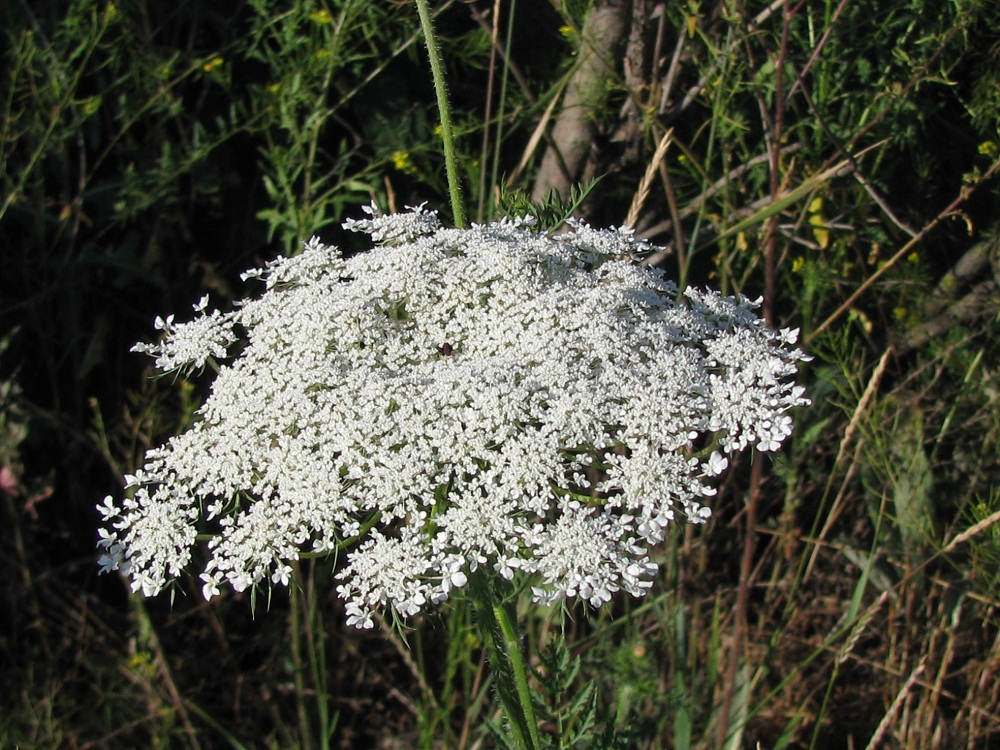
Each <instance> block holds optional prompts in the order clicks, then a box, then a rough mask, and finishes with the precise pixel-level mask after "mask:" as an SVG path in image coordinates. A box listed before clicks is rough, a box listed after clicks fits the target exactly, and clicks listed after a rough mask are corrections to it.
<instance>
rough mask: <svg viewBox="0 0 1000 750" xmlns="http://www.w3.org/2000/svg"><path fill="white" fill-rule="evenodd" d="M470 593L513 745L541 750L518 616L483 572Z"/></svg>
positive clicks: (476, 576) (473, 579) (474, 577)
mask: <svg viewBox="0 0 1000 750" xmlns="http://www.w3.org/2000/svg"><path fill="white" fill-rule="evenodd" d="M468 590H469V593H470V595H471V597H472V602H473V605H474V606H475V609H476V615H477V622H478V624H479V632H480V635H481V636H482V638H483V644H484V645H485V646H486V657H487V659H488V660H489V663H490V669H491V670H492V672H493V677H494V679H495V680H496V684H497V692H498V693H499V694H500V700H501V702H502V703H503V708H504V713H506V714H507V720H508V722H509V728H510V733H511V735H512V738H513V740H514V743H515V744H516V745H517V747H519V748H523V750H539V748H541V746H542V744H541V740H540V739H539V736H538V720H537V719H536V718H535V709H534V706H533V705H532V703H531V688H530V687H529V686H528V670H527V667H526V665H525V663H524V656H523V655H522V653H521V646H520V641H519V638H518V635H517V628H516V623H517V615H516V614H515V613H514V612H513V609H512V606H511V605H509V604H506V603H504V601H503V600H502V598H501V597H500V596H498V595H497V594H495V593H494V592H493V590H492V587H491V586H490V581H489V578H488V577H487V575H486V573H485V572H484V571H482V570H480V571H478V572H476V573H474V574H472V575H471V576H470V580H469V589H468Z"/></svg>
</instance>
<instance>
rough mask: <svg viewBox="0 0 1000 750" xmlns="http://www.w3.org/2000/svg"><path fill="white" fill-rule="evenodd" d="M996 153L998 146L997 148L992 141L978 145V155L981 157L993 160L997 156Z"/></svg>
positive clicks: (999, 147)
mask: <svg viewBox="0 0 1000 750" xmlns="http://www.w3.org/2000/svg"><path fill="white" fill-rule="evenodd" d="M998 151H1000V146H997V144H996V143H994V142H993V141H983V142H982V143H980V144H979V153H981V154H982V155H983V156H989V157H990V158H993V157H994V156H996V155H997V152H998Z"/></svg>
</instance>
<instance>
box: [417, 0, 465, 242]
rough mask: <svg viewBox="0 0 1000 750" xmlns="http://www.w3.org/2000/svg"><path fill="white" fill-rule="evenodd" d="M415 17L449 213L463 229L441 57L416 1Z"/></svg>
mask: <svg viewBox="0 0 1000 750" xmlns="http://www.w3.org/2000/svg"><path fill="white" fill-rule="evenodd" d="M416 3H417V13H418V14H419V15H420V27H421V28H422V29H423V32H424V41H425V42H427V55H428V57H429V58H430V63H431V75H432V76H433V78H434V92H435V93H436V94H437V105H438V113H439V115H440V117H441V140H442V142H443V144H444V168H445V172H446V173H447V175H448V194H449V196H450V197H451V212H452V214H453V215H454V221H455V226H456V227H458V228H459V229H464V228H465V226H466V224H465V210H464V209H463V208H462V188H461V185H460V184H459V181H458V167H457V166H456V164H455V141H454V139H453V137H452V130H451V107H449V106H448V90H447V88H445V83H444V70H443V68H442V67H441V54H440V51H439V50H438V47H437V41H436V40H435V37H434V27H433V26H432V25H431V12H430V9H429V8H428V7H427V0H416Z"/></svg>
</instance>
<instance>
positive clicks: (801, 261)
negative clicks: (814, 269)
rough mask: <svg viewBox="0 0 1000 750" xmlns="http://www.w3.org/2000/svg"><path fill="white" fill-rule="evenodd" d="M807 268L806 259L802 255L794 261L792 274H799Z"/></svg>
mask: <svg viewBox="0 0 1000 750" xmlns="http://www.w3.org/2000/svg"><path fill="white" fill-rule="evenodd" d="M805 267H806V259H805V258H803V257H802V256H801V255H800V256H799V257H797V258H796V259H795V260H793V261H792V273H798V272H799V271H801V270H802V269H803V268H805Z"/></svg>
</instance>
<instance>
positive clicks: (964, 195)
mask: <svg viewBox="0 0 1000 750" xmlns="http://www.w3.org/2000/svg"><path fill="white" fill-rule="evenodd" d="M998 170H1000V159H998V160H997V161H995V162H993V164H992V165H991V166H990V168H989V169H988V170H987V171H986V172H985V173H984V174H983V176H982V177H981V178H980V180H979V182H978V183H977V184H976V185H973V186H971V187H967V188H963V189H962V190H961V191H960V192H959V195H958V197H957V198H955V200H953V201H952V202H951V203H949V204H948V205H947V206H945V207H944V208H943V209H942V210H941V211H940V212H939V213H938V215H937V216H935V217H934V218H933V219H931V220H930V221H929V222H927V223H926V224H925V225H924V226H923V228H922V229H921V230H920V231H919V232H917V233H916V234H915V235H914V236H913V237H911V238H910V240H909V241H908V242H907V243H906V244H905V245H903V246H902V247H901V248H900V249H899V250H897V251H896V254H895V255H893V256H892V257H891V258H889V260H887V261H886V262H885V263H884V264H883V265H882V266H881V267H880V268H879V269H878V270H876V271H875V273H873V274H872V275H871V276H869V277H868V278H867V279H865V281H864V282H862V283H861V285H860V286H859V287H858V288H857V289H855V290H854V291H853V292H852V293H851V294H850V296H848V298H847V299H846V300H845V301H844V302H843V304H841V305H840V307H838V308H837V309H836V310H834V311H833V312H832V313H831V314H830V315H829V317H827V319H826V320H824V321H823V322H822V323H821V324H820V325H819V326H818V327H817V328H816V329H815V330H814V331H813V332H812V333H810V334H809V335H808V336H807V337H806V341H805V343H806V344H807V345H808V344H811V343H812V342H813V341H815V339H816V337H817V336H818V335H819V334H820V333H822V332H823V331H825V330H826V329H827V328H829V327H830V326H831V325H832V324H833V323H834V322H835V321H836V320H837V319H838V318H840V316H841V315H843V314H844V313H845V312H847V310H849V309H850V308H851V306H852V305H853V304H854V303H855V302H856V301H857V299H858V297H860V296H861V295H862V294H864V293H865V292H866V291H867V290H868V288H869V287H870V286H871V285H872V284H874V283H875V282H876V281H878V280H879V279H880V278H881V277H882V275H883V274H884V273H885V272H886V271H888V270H889V269H890V268H892V267H893V266H894V265H896V263H898V262H899V260H900V259H901V258H903V257H905V256H906V255H907V254H908V253H909V252H910V251H911V250H912V249H913V248H914V247H915V246H916V245H917V244H918V243H919V242H920V241H921V240H922V239H924V237H926V236H927V235H928V234H930V233H931V231H932V230H933V229H934V228H935V227H937V225H938V224H940V223H941V222H942V221H944V220H945V219H946V218H948V217H949V216H951V215H952V214H954V212H955V211H956V210H957V209H958V207H959V206H961V205H962V204H963V203H965V201H967V200H968V199H969V196H971V195H972V193H973V192H974V191H975V190H976V188H978V187H980V186H981V185H983V183H985V182H986V181H987V180H989V179H990V178H991V177H993V176H994V175H995V174H996V173H997V171H998Z"/></svg>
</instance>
